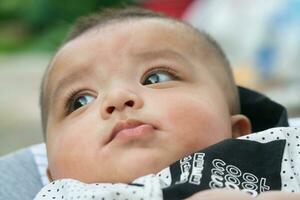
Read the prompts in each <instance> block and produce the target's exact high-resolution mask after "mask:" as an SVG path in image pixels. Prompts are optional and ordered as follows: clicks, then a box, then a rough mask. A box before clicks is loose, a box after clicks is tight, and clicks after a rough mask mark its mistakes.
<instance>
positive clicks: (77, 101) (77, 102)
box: [69, 94, 95, 112]
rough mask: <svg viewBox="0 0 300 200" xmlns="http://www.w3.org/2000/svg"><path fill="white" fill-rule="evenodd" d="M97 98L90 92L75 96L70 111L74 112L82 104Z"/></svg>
mask: <svg viewBox="0 0 300 200" xmlns="http://www.w3.org/2000/svg"><path fill="white" fill-rule="evenodd" d="M94 100H95V97H94V96H92V95H89V94H84V95H79V96H77V97H75V98H74V99H73V100H72V101H71V104H70V107H69V112H73V111H75V110H77V109H79V108H81V107H82V106H85V105H87V104H89V103H91V102H92V101H94Z"/></svg>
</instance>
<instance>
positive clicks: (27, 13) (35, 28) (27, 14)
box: [0, 0, 137, 53]
mask: <svg viewBox="0 0 300 200" xmlns="http://www.w3.org/2000/svg"><path fill="white" fill-rule="evenodd" d="M136 4H137V1H134V0H86V1H73V0H64V1H61V0H1V1H0V27H1V28H0V53H3V52H4V53H12V52H13V53H15V52H24V51H26V52H28V51H30V52H38V53H40V52H48V53H52V52H53V51H54V50H55V49H56V48H57V46H58V45H59V44H60V42H61V41H62V39H63V38H64V37H65V34H66V33H67V31H68V29H69V26H70V24H72V23H73V22H74V20H75V19H76V18H77V17H78V16H82V15H86V14H88V13H90V12H95V11H97V10H101V8H105V7H120V6H125V5H136ZM66 5H67V6H66Z"/></svg>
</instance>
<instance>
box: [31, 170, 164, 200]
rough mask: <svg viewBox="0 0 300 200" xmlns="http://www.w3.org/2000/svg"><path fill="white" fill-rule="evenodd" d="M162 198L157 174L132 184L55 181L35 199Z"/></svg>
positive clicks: (122, 199)
mask: <svg viewBox="0 0 300 200" xmlns="http://www.w3.org/2000/svg"><path fill="white" fill-rule="evenodd" d="M53 199H55V200H79V199H80V200H81V199H84V200H126V199H127V200H160V199H163V196H162V190H161V188H160V183H159V179H158V178H157V177H156V176H155V175H148V176H144V177H141V178H139V179H137V180H136V181H134V183H132V184H129V185H128V184H121V183H120V184H111V183H102V184H98V183H97V184H85V183H82V182H79V181H77V180H73V179H62V180H57V181H54V182H52V183H50V184H48V185H47V186H46V187H44V188H43V189H42V190H41V191H40V192H39V193H38V194H37V196H36V197H35V200H53Z"/></svg>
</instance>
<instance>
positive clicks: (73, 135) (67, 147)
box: [46, 19, 231, 183]
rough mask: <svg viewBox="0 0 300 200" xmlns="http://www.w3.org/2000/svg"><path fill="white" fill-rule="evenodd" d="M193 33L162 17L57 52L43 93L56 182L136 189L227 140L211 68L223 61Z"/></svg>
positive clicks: (97, 32) (224, 111) (226, 119)
mask: <svg viewBox="0 0 300 200" xmlns="http://www.w3.org/2000/svg"><path fill="white" fill-rule="evenodd" d="M189 34H190V33H189ZM189 34H187V32H186V30H183V29H182V28H179V25H175V24H172V23H170V22H167V21H165V20H158V19H143V20H131V21H129V22H119V23H115V24H111V25H107V26H105V27H102V28H100V29H94V30H92V31H89V32H88V33H86V34H84V35H82V36H80V37H78V38H77V39H75V40H73V41H71V42H69V43H67V44H66V45H65V46H64V47H63V48H61V49H60V50H59V52H58V53H57V54H56V56H55V57H54V59H53V62H52V63H51V68H52V69H51V72H50V74H49V80H48V84H49V88H48V89H47V95H48V96H49V113H48V126H47V130H46V131H47V151H48V159H49V171H50V173H51V176H52V178H53V179H60V178H74V179H78V180H81V181H84V182H88V183H91V182H130V181H132V180H133V179H135V178H137V177H139V176H142V175H145V174H149V173H155V172H158V171H160V170H161V169H163V168H165V167H167V166H168V165H170V164H171V163H173V162H174V161H176V160H178V159H180V158H182V157H184V156H185V155H188V154H190V153H192V152H195V151H197V150H200V149H202V148H205V147H207V146H209V145H211V144H214V143H216V142H218V141H221V140H223V139H225V138H230V137H231V119H230V114H229V111H228V110H229V109H228V106H227V103H226V101H225V98H224V95H223V93H222V91H221V89H220V87H219V86H218V84H217V83H216V81H215V80H214V78H212V75H211V74H210V73H209V72H208V70H207V67H209V66H207V65H215V64H216V63H217V62H215V61H214V59H213V58H210V57H209V56H205V54H206V53H205V52H201V51H205V47H203V48H201V47H200V48H196V47H195V38H194V37H191V35H189Z"/></svg>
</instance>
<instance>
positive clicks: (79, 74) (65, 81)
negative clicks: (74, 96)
mask: <svg viewBox="0 0 300 200" xmlns="http://www.w3.org/2000/svg"><path fill="white" fill-rule="evenodd" d="M87 71H89V70H88V69H86V68H81V69H79V70H76V71H74V72H71V73H69V74H68V75H67V76H65V77H63V78H62V79H60V80H59V81H58V83H57V84H56V88H55V89H54V90H53V92H52V95H51V94H50V95H51V98H50V99H56V98H57V97H59V96H60V94H61V93H62V92H64V91H65V89H66V88H67V87H68V86H69V85H70V84H72V83H74V82H75V81H76V82H77V81H80V80H82V79H84V77H86V76H85V75H83V72H85V73H84V74H86V72H87Z"/></svg>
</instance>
